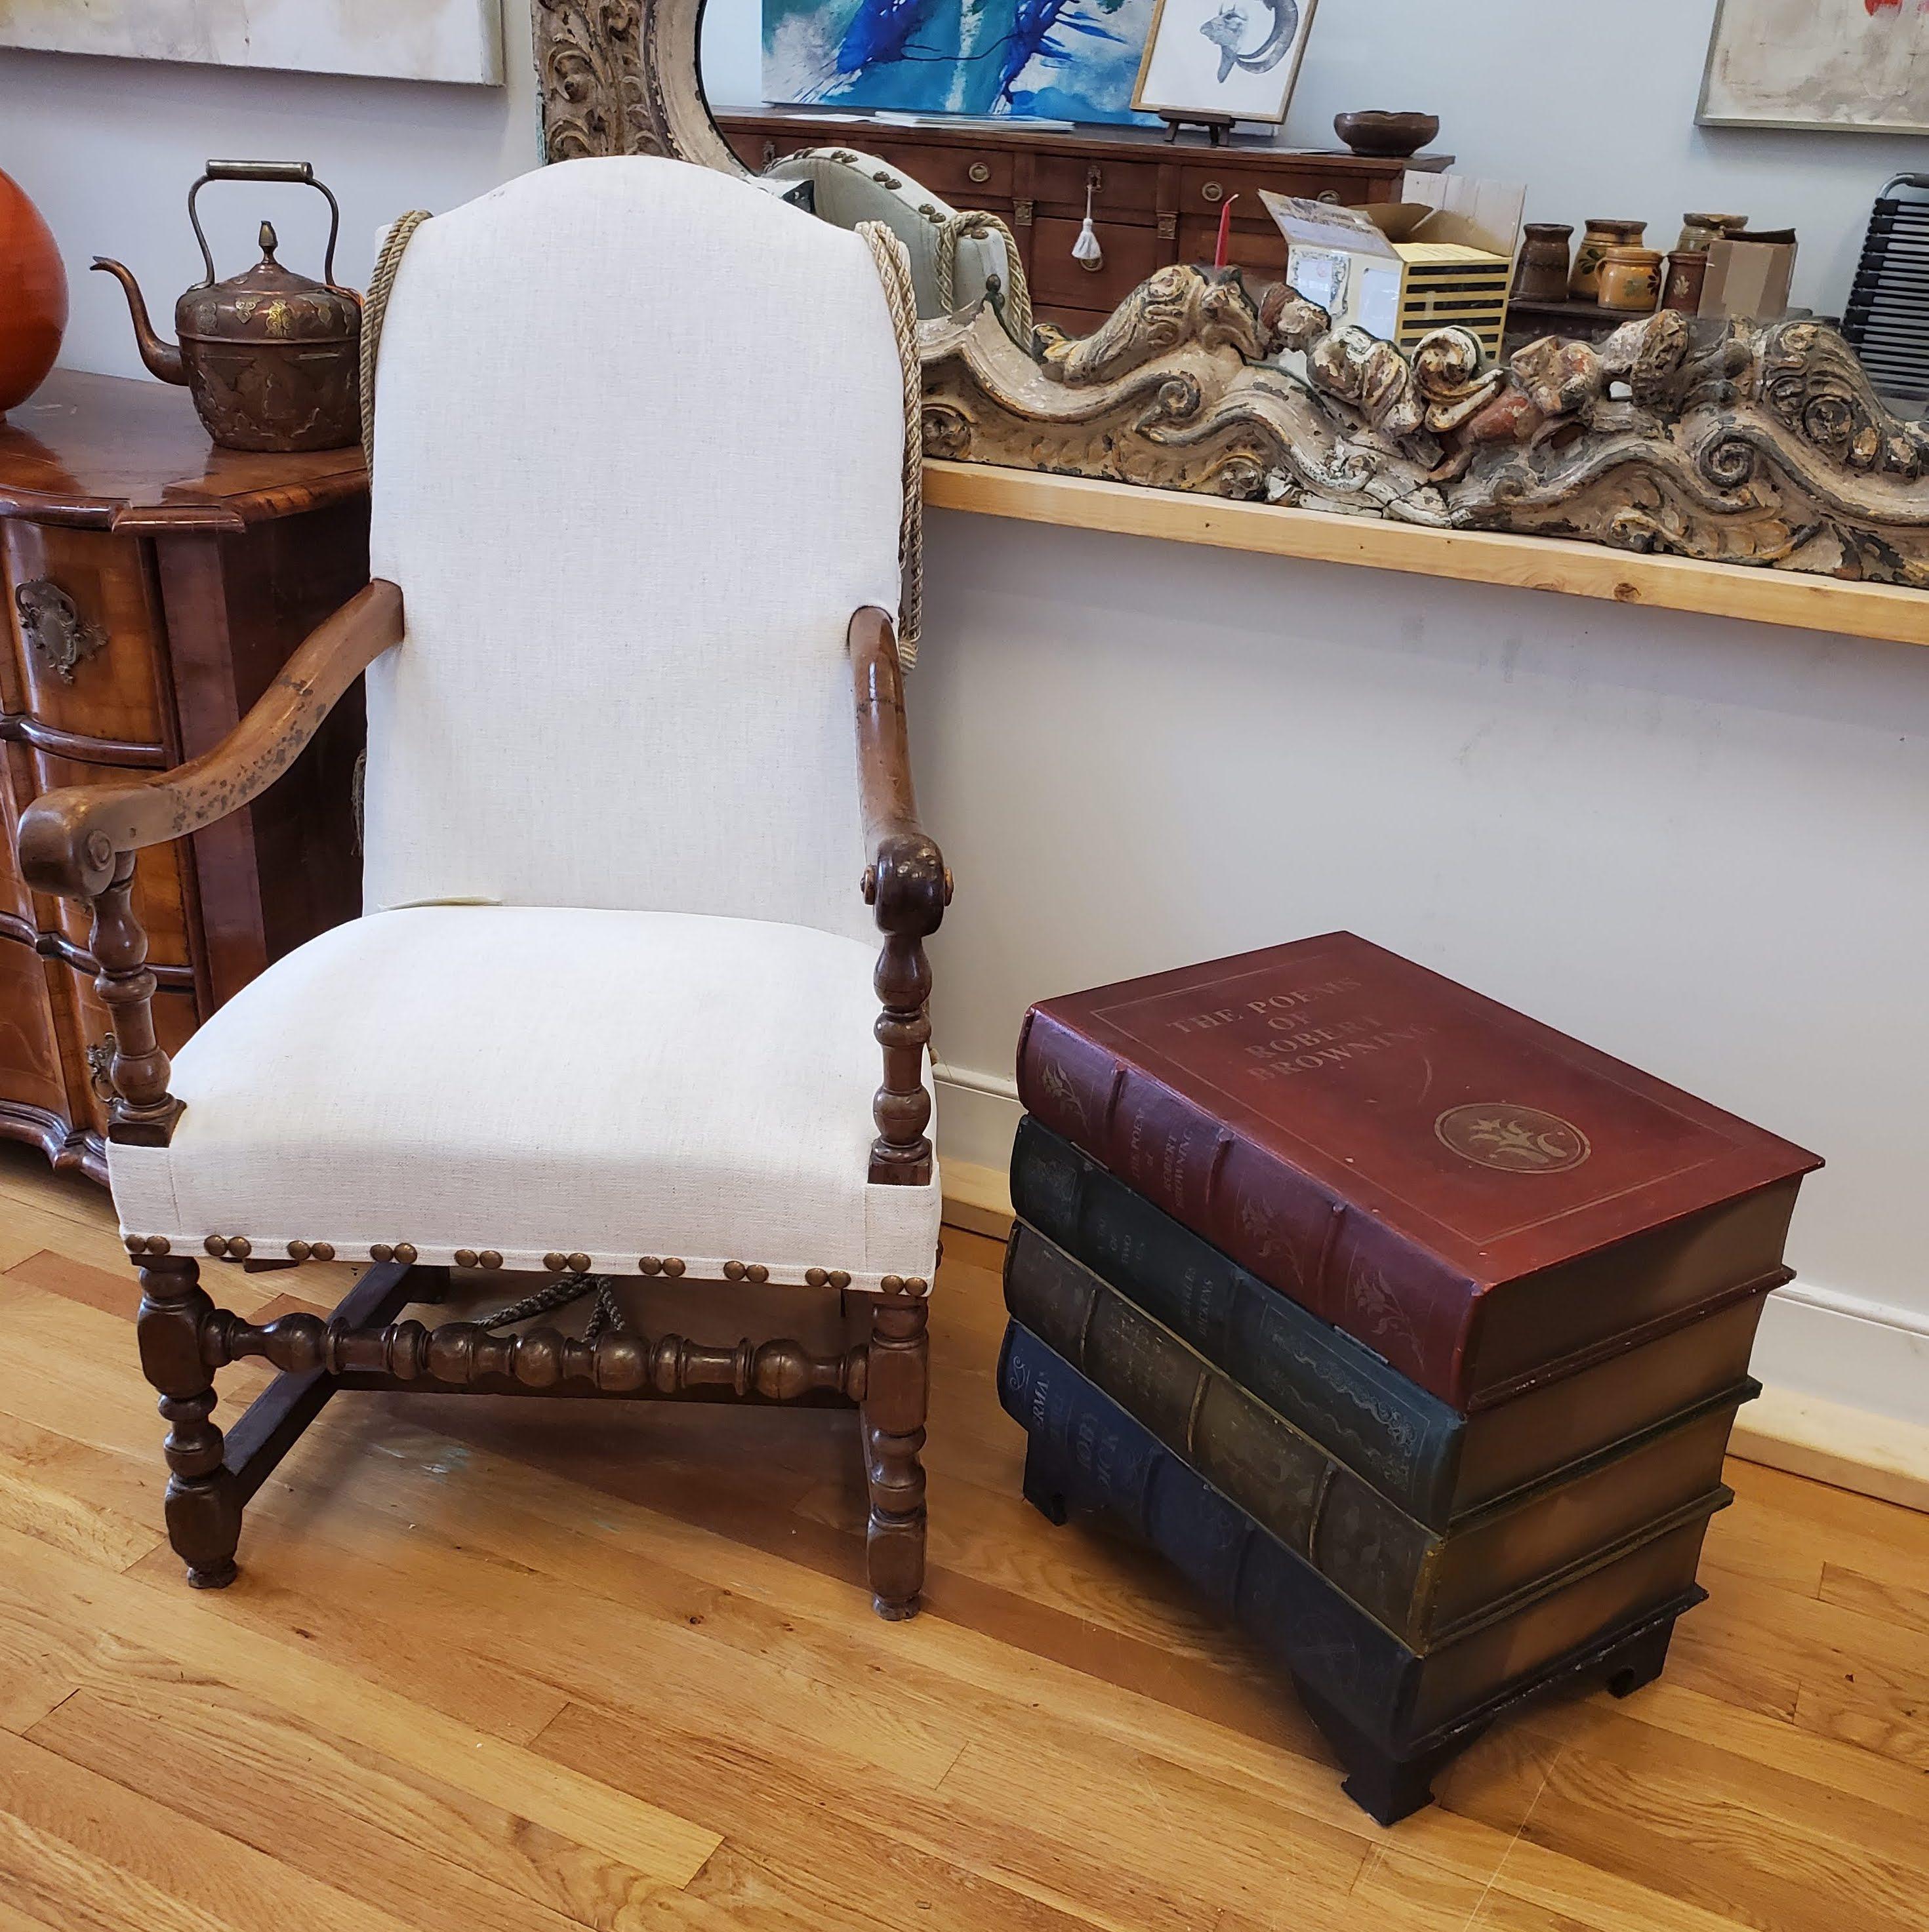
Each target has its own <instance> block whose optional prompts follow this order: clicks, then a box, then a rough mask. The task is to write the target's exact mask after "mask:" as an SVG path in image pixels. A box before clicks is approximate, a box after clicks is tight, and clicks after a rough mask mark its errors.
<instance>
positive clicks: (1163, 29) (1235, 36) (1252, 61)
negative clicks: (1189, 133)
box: [1132, 0, 1316, 127]
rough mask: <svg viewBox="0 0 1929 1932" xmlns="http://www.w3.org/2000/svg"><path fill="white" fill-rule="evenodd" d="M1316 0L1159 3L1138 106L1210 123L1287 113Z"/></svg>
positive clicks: (1272, 118) (1273, 119) (1277, 118)
mask: <svg viewBox="0 0 1929 1932" xmlns="http://www.w3.org/2000/svg"><path fill="white" fill-rule="evenodd" d="M1315 5H1316V0H1159V8H1158V11H1157V13H1154V15H1153V17H1152V31H1151V33H1150V34H1148V35H1147V36H1146V40H1145V58H1144V59H1143V60H1142V61H1141V62H1140V63H1139V86H1138V88H1137V90H1136V92H1134V94H1133V98H1132V104H1133V107H1136V108H1138V109H1139V110H1142V112H1144V113H1150V114H1158V115H1163V116H1164V117H1165V118H1166V119H1167V120H1169V121H1202V122H1205V123H1206V124H1208V125H1211V124H1223V123H1226V122H1230V121H1268V122H1270V123H1271V124H1272V125H1274V127H1277V126H1278V125H1279V124H1280V122H1281V121H1283V120H1285V118H1286V104H1287V103H1288V102H1289V101H1291V100H1292V98H1293V84H1294V83H1295V81H1297V80H1298V79H1299V72H1300V62H1301V60H1302V59H1303V58H1304V57H1305V54H1306V41H1307V34H1308V32H1309V31H1310V30H1311V28H1312V26H1313V7H1314V6H1315Z"/></svg>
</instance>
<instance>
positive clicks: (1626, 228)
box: [1568, 214, 1648, 302]
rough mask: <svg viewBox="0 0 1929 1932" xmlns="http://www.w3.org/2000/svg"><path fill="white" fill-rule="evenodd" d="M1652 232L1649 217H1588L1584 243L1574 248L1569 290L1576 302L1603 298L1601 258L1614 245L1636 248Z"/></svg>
mask: <svg viewBox="0 0 1929 1932" xmlns="http://www.w3.org/2000/svg"><path fill="white" fill-rule="evenodd" d="M1647 232H1648V224H1647V223H1646V222H1645V221H1614V220H1610V219H1609V218H1608V217H1607V216H1606V215H1604V214H1592V215H1590V216H1589V217H1588V225H1587V230H1586V233H1584V234H1583V236H1582V237H1581V245H1580V247H1579V248H1577V249H1576V250H1575V251H1574V274H1573V275H1572V276H1571V277H1570V278H1569V279H1568V293H1569V294H1570V295H1571V296H1573V297H1574V299H1575V301H1576V302H1598V301H1599V300H1600V299H1601V257H1602V256H1604V254H1607V251H1608V250H1609V249H1610V248H1638V247H1639V246H1640V241H1641V238H1642V236H1644V235H1645V234H1646V233H1647Z"/></svg>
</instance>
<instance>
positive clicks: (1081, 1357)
mask: <svg viewBox="0 0 1929 1932" xmlns="http://www.w3.org/2000/svg"><path fill="white" fill-rule="evenodd" d="M1005 1304H1006V1306H1007V1308H1008V1309H1009V1310H1010V1313H1011V1315H1012V1317H1013V1320H1015V1321H1016V1322H1019V1323H1020V1324H1022V1325H1023V1326H1024V1327H1025V1328H1027V1329H1029V1330H1030V1331H1031V1333H1032V1334H1034V1335H1036V1336H1037V1337H1039V1339H1040V1340H1042V1341H1043V1342H1044V1343H1046V1345H1047V1346H1049V1348H1051V1349H1052V1350H1053V1351H1054V1352H1055V1353H1057V1354H1058V1355H1060V1356H1062V1357H1063V1358H1064V1360H1065V1361H1067V1362H1068V1363H1069V1364H1071V1366H1072V1367H1073V1368H1075V1369H1076V1370H1079V1373H1081V1374H1082V1375H1083V1376H1085V1377H1087V1378H1088V1379H1089V1380H1090V1381H1091V1382H1092V1384H1093V1385H1094V1386H1095V1387H1097V1388H1099V1389H1100V1390H1101V1391H1103V1393H1104V1394H1106V1395H1108V1396H1109V1397H1112V1400H1114V1401H1115V1402H1116V1403H1118V1405H1119V1406H1120V1407H1121V1409H1124V1411H1125V1412H1126V1413H1127V1415H1130V1417H1131V1418H1133V1421H1136V1422H1137V1423H1139V1424H1142V1426H1143V1427H1145V1428H1146V1429H1147V1430H1150V1431H1151V1433H1152V1435H1153V1436H1155V1437H1156V1438H1157V1439H1158V1440H1159V1442H1161V1443H1162V1444H1163V1445H1165V1447H1166V1448H1168V1449H1169V1450H1170V1451H1172V1453H1173V1454H1175V1455H1176V1456H1178V1457H1179V1459H1180V1460H1181V1461H1182V1462H1184V1463H1185V1465H1186V1466H1187V1468H1188V1469H1190V1470H1191V1471H1192V1472H1193V1474H1194V1475H1197V1476H1199V1477H1200V1478H1202V1479H1203V1480H1204V1481H1206V1482H1208V1483H1209V1484H1211V1486H1212V1487H1214V1489H1215V1490H1217V1491H1218V1492H1219V1493H1220V1494H1221V1495H1222V1496H1224V1497H1225V1498H1226V1499H1227V1501H1228V1502H1231V1503H1232V1504H1233V1505H1235V1507H1237V1508H1239V1509H1241V1510H1242V1511H1244V1512H1245V1514H1247V1515H1248V1516H1250V1517H1251V1518H1252V1519H1253V1521H1254V1522H1255V1523H1257V1524H1259V1526H1260V1527H1261V1528H1262V1529H1264V1530H1265V1531H1266V1532H1268V1534H1269V1535H1271V1536H1273V1537H1274V1538H1277V1540H1278V1541H1280V1543H1281V1544H1284V1545H1285V1546H1286V1548H1287V1549H1289V1550H1291V1551H1292V1553H1294V1554H1295V1556H1300V1557H1302V1558H1304V1559H1305V1561H1306V1562H1308V1563H1310V1565H1312V1566H1313V1568H1314V1569H1315V1570H1316V1571H1319V1574H1321V1575H1322V1577H1325V1579H1326V1580H1327V1581H1328V1583H1331V1584H1332V1585H1333V1586H1334V1588H1335V1589H1338V1590H1339V1591H1340V1592H1341V1593H1342V1594H1343V1595H1345V1596H1346V1598H1348V1599H1349V1601H1351V1602H1352V1603H1353V1604H1355V1605H1357V1606H1358V1608H1359V1609H1361V1610H1364V1612H1365V1613H1367V1616H1370V1617H1371V1618H1372V1619H1373V1620H1374V1622H1376V1623H1377V1624H1379V1625H1380V1626H1381V1628H1382V1629H1384V1630H1385V1631H1388V1632H1389V1633H1390V1634H1391V1635H1392V1636H1394V1637H1397V1638H1398V1639H1399V1640H1400V1642H1401V1643H1403V1644H1405V1645H1406V1646H1407V1647H1408V1648H1409V1649H1411V1650H1412V1651H1413V1652H1415V1653H1416V1654H1417V1655H1423V1656H1424V1655H1427V1654H1428V1653H1429V1652H1431V1651H1433V1650H1434V1649H1436V1648H1439V1647H1441V1646H1447V1645H1451V1644H1452V1643H1454V1642H1455V1641H1457V1639H1458V1638H1459V1637H1460V1636H1461V1635H1462V1634H1464V1633H1465V1631H1466V1630H1467V1629H1469V1628H1471V1627H1472V1626H1474V1625H1478V1623H1480V1622H1481V1621H1483V1620H1484V1619H1486V1618H1487V1617H1488V1616H1491V1615H1492V1614H1493V1611H1494V1610H1495V1608H1496V1606H1497V1605H1499V1604H1502V1603H1503V1602H1505V1601H1508V1600H1510V1599H1511V1598H1516V1597H1518V1596H1519V1595H1520V1594H1521V1593H1523V1592H1532V1590H1533V1589H1535V1586H1537V1585H1538V1584H1540V1583H1543V1582H1544V1581H1547V1580H1550V1579H1551V1578H1553V1577H1555V1576H1556V1575H1557V1574H1559V1573H1561V1572H1562V1571H1565V1569H1567V1568H1569V1567H1570V1566H1571V1565H1574V1563H1576V1562H1580V1561H1583V1560H1584V1559H1586V1558H1587V1557H1589V1556H1592V1554H1594V1553H1596V1552H1598V1551H1600V1550H1604V1549H1607V1548H1608V1547H1610V1546H1612V1545H1613V1544H1616V1543H1618V1542H1619V1541H1621V1540H1622V1538H1625V1537H1628V1536H1629V1535H1634V1534H1636V1533H1637V1532H1640V1530H1641V1529H1643V1528H1644V1527H1646V1526H1648V1525H1649V1524H1651V1523H1655V1522H1658V1521H1659V1520H1661V1519H1663V1518H1664V1517H1667V1516H1668V1515H1670V1514H1671V1513H1672V1512H1673V1511H1676V1510H1677V1509H1680V1508H1685V1507H1686V1506H1687V1505H1689V1504H1691V1503H1692V1502H1694V1501H1695V1500H1696V1499H1697V1498H1700V1497H1703V1496H1706V1495H1708V1494H1709V1493H1711V1492H1712V1490H1715V1489H1716V1488H1717V1487H1718V1486H1719V1484H1720V1483H1721V1462H1722V1457H1723V1455H1724V1453H1725V1451H1726V1450H1727V1443H1728V1433H1729V1430H1730V1426H1731V1425H1732V1424H1733V1421H1734V1419H1735V1412H1736V1409H1737V1408H1738V1407H1739V1406H1740V1405H1741V1404H1742V1403H1744V1402H1745V1401H1748V1400H1751V1398H1752V1397H1754V1396H1755V1395H1756V1394H1758V1393H1759V1392H1760V1391H1759V1389H1758V1388H1757V1385H1756V1384H1754V1382H1749V1381H1747V1380H1745V1379H1744V1380H1742V1381H1740V1382H1736V1383H1734V1384H1732V1385H1730V1386H1729V1387H1728V1388H1725V1389H1724V1390H1721V1391H1718V1393H1716V1394H1713V1395H1711V1396H1709V1397H1704V1398H1703V1399H1702V1400H1700V1401H1697V1402H1696V1403H1693V1404H1691V1406H1688V1408H1686V1409H1682V1410H1681V1411H1679V1412H1677V1413H1676V1414H1675V1415H1671V1416H1670V1417H1668V1418H1666V1419H1665V1420H1664V1421H1661V1422H1659V1423H1658V1424H1655V1425H1653V1426H1652V1427H1649V1428H1646V1429H1643V1430H1640V1431H1638V1432H1637V1433H1634V1434H1633V1435H1631V1436H1628V1437H1626V1438H1625V1439H1622V1440H1621V1441H1619V1442H1616V1443H1613V1444H1612V1445H1610V1446H1608V1447H1607V1448H1604V1449H1601V1450H1599V1451H1596V1452H1595V1453H1594V1454H1591V1455H1589V1456H1587V1457H1583V1458H1582V1459H1580V1460H1578V1461H1577V1462H1574V1463H1569V1464H1568V1465H1567V1466H1564V1467H1562V1468H1560V1469H1555V1470H1553V1471H1552V1472H1550V1473H1548V1474H1547V1475H1545V1476H1544V1477H1543V1478H1541V1479H1540V1480H1539V1481H1536V1482H1534V1483H1532V1484H1529V1485H1528V1486H1526V1487H1524V1488H1523V1489H1521V1490H1517V1491H1516V1492H1514V1493H1513V1494H1511V1495H1509V1496H1502V1497H1500V1498H1498V1499H1496V1500H1495V1501H1493V1502H1491V1503H1490V1504H1488V1505H1487V1506H1486V1507H1485V1508H1482V1509H1481V1510H1479V1511H1476V1512H1475V1513H1474V1514H1472V1515H1470V1516H1468V1517H1464V1518H1463V1519H1462V1520H1460V1521H1459V1522H1457V1523H1455V1524H1454V1526H1453V1528H1452V1529H1451V1530H1448V1531H1445V1532H1442V1531H1440V1530H1436V1529H1430V1528H1429V1527H1428V1526H1427V1525H1425V1524H1424V1523H1421V1522H1419V1521H1418V1520H1416V1519H1415V1518H1414V1517H1412V1516H1410V1515H1409V1514H1407V1513H1406V1511H1403V1510H1402V1509H1400V1508H1399V1507H1398V1506H1397V1505H1396V1504H1394V1502H1391V1501H1390V1500H1389V1499H1388V1498H1387V1497H1386V1496H1384V1495H1383V1494H1382V1493H1381V1492H1380V1491H1379V1490H1378V1489H1376V1487H1374V1486H1373V1484H1370V1483H1369V1482H1367V1481H1364V1480H1363V1479H1362V1478H1361V1477H1360V1476H1359V1475H1357V1474H1356V1473H1355V1472H1354V1471H1353V1470H1352V1469H1349V1467H1348V1466H1346V1463H1343V1462H1342V1461H1341V1460H1340V1459H1339V1458H1338V1457H1336V1456H1334V1455H1333V1454H1330V1453H1329V1452H1328V1451H1327V1450H1326V1449H1325V1448H1322V1446H1321V1445H1320V1444H1319V1443H1318V1442H1316V1441H1314V1439H1313V1438H1312V1437H1311V1436H1309V1435H1308V1434H1307V1433H1305V1432H1304V1430H1301V1429H1299V1428H1298V1427H1295V1425H1294V1424H1292V1422H1290V1421H1288V1420H1287V1419H1286V1418H1285V1417H1283V1416H1282V1415H1280V1414H1279V1413H1278V1412H1277V1411H1276V1410H1274V1409H1270V1408H1268V1406H1266V1405H1265V1403H1262V1402H1261V1401H1260V1400H1259V1399H1258V1398H1257V1397H1255V1396H1254V1395H1253V1394H1250V1392H1249V1391H1247V1390H1245V1389H1244V1388H1241V1387H1240V1386H1239V1385H1238V1383H1237V1382H1235V1380H1234V1379H1233V1378H1232V1376H1229V1375H1228V1374H1226V1373H1224V1372H1223V1370H1220V1369H1219V1368H1217V1367H1214V1364H1211V1362H1209V1361H1207V1360H1206V1359H1205V1357H1204V1356H1202V1355H1200V1354H1199V1353H1198V1352H1196V1350H1194V1349H1191V1348H1190V1347H1189V1346H1187V1344H1186V1343H1184V1342H1183V1341H1181V1340H1180V1338H1179V1337H1178V1336H1176V1335H1175V1334H1172V1331H1170V1330H1169V1329H1168V1328H1164V1327H1163V1326H1162V1325H1160V1323H1159V1322H1155V1321H1154V1319H1152V1317H1151V1316H1149V1315H1148V1314H1146V1313H1145V1311H1144V1310H1142V1309H1140V1308H1139V1307H1136V1305H1135V1304H1133V1303H1132V1302H1131V1301H1128V1300H1127V1298H1125V1297H1124V1295H1121V1294H1119V1293H1118V1292H1117V1291H1116V1290H1115V1289H1112V1288H1111V1287H1109V1286H1107V1284H1106V1283H1104V1282H1103V1281H1101V1280H1100V1279H1099V1277H1097V1275H1096V1274H1094V1273H1093V1272H1092V1271H1091V1269H1089V1268H1086V1267H1085V1266H1083V1265H1082V1264H1081V1263H1079V1262H1076V1261H1075V1260H1074V1259H1073V1258H1072V1257H1071V1256H1070V1255H1068V1254H1067V1253H1065V1252H1064V1250H1062V1249H1061V1248H1059V1247H1055V1245H1054V1244H1052V1243H1051V1242H1050V1241H1047V1240H1046V1238H1044V1236H1043V1235H1040V1233H1038V1232H1037V1230H1036V1229H1031V1228H1029V1227H1027V1226H1025V1225H1024V1224H1023V1223H1020V1224H1019V1226H1018V1227H1017V1228H1016V1229H1014V1231H1013V1237H1012V1241H1011V1244H1010V1248H1009V1249H1008V1250H1007V1255H1006V1261H1005Z"/></svg>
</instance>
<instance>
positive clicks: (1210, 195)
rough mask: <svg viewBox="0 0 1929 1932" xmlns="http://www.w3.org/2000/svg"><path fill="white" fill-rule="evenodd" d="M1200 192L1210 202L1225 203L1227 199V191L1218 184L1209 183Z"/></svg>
mask: <svg viewBox="0 0 1929 1932" xmlns="http://www.w3.org/2000/svg"><path fill="white" fill-rule="evenodd" d="M1199 192H1200V193H1202V195H1204V196H1205V198H1206V199H1207V200H1208V201H1223V200H1224V199H1226V190H1225V189H1224V188H1223V187H1220V184H1219V183H1218V182H1217V181H1208V182H1207V183H1206V184H1205V187H1202V188H1201V189H1200V190H1199Z"/></svg>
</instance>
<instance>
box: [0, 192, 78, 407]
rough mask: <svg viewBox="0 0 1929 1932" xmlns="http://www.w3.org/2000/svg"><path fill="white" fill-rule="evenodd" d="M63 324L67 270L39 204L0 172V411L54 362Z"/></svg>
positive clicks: (23, 396) (29, 391)
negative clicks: (36, 204)
mask: <svg viewBox="0 0 1929 1932" xmlns="http://www.w3.org/2000/svg"><path fill="white" fill-rule="evenodd" d="M66 329H67V271H66V269H65V268H64V267H63V266H62V264H61V259H60V251H59V249H58V248H56V247H55V245H54V239H53V236H52V235H51V234H50V233H49V232H48V229H47V225H46V223H45V222H44V221H43V220H41V219H40V210H39V209H38V208H36V207H34V205H33V203H32V202H31V201H29V200H28V199H27V196H26V190H24V189H23V188H22V187H20V184H18V183H17V182H16V181H13V179H12V178H10V177H9V176H8V175H4V174H0V416H5V414H6V413H7V411H8V410H10V409H11V408H12V407H13V405H14V404H16V403H24V402H25V401H26V400H27V398H28V397H29V396H31V395H32V394H33V393H34V391H35V390H36V389H38V388H39V387H40V385H41V383H43V382H45V381H46V374H47V371H49V369H51V368H52V367H53V361H54V358H55V356H58V354H59V353H60V339H61V337H62V335H64V334H65V332H66Z"/></svg>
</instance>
